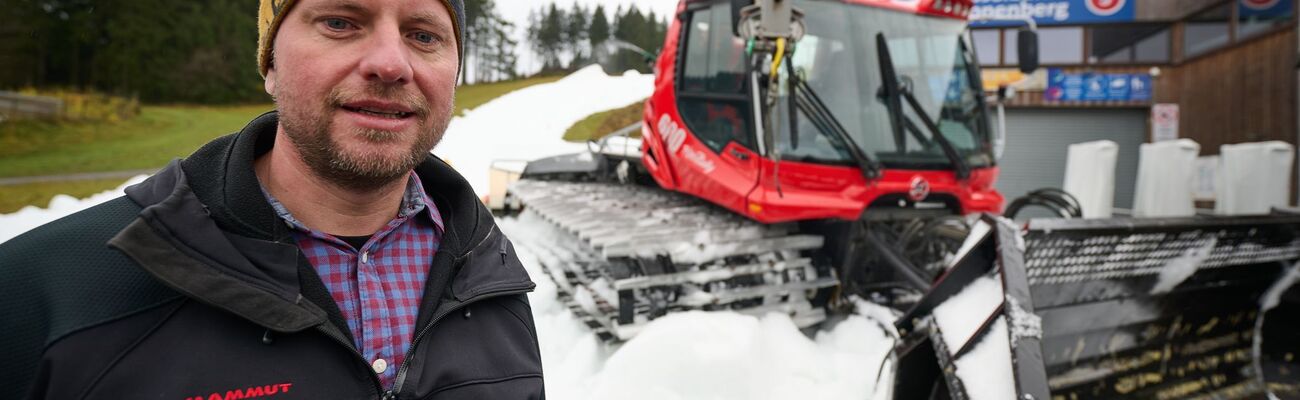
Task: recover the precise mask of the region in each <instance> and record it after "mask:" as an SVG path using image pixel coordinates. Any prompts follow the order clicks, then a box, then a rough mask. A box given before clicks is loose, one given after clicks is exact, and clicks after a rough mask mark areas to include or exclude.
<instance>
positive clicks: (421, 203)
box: [261, 171, 443, 232]
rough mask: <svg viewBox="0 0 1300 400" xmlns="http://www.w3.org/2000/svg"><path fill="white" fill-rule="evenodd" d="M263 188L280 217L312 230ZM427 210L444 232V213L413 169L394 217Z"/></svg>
mask: <svg viewBox="0 0 1300 400" xmlns="http://www.w3.org/2000/svg"><path fill="white" fill-rule="evenodd" d="M261 189H262V195H263V196H265V197H266V201H267V202H268V203H270V204H271V208H273V209H275V214H276V215H277V216H279V217H280V219H283V220H284V221H285V222H287V223H289V226H290V227H293V228H294V229H298V230H302V231H307V232H310V231H311V228H308V227H307V226H306V225H303V224H302V223H301V222H299V221H298V220H297V219H296V218H294V217H293V214H292V213H290V212H289V209H288V208H285V207H284V204H282V203H280V201H279V200H277V199H276V198H275V196H272V195H271V192H269V191H267V190H266V187H265V186H261ZM425 210H428V211H429V212H428V213H425V215H426V216H427V218H429V220H430V222H432V223H433V225H434V226H435V227H437V229H438V232H443V225H442V214H441V213H439V212H438V206H437V205H436V204H434V202H433V200H432V199H430V198H429V194H428V193H425V191H424V183H423V182H421V181H420V176H419V175H417V174H416V173H415V171H411V175H410V179H407V180H406V191H405V193H403V194H402V204H401V205H400V206H399V208H398V209H397V216H396V217H395V218H394V219H401V218H407V217H410V216H412V215H415V214H418V213H420V211H425Z"/></svg>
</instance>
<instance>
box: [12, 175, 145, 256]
mask: <svg viewBox="0 0 1300 400" xmlns="http://www.w3.org/2000/svg"><path fill="white" fill-rule="evenodd" d="M145 178H148V176H146V175H140V176H137V177H134V178H131V179H130V180H128V181H126V183H123V184H122V185H120V186H118V187H117V188H115V189H112V190H106V191H104V192H102V193H99V194H95V195H93V196H90V197H87V198H85V199H77V198H74V197H72V196H68V195H66V194H60V195H57V196H54V198H53V199H50V205H49V206H48V207H46V208H37V207H33V206H27V207H23V209H21V210H18V211H16V212H14V213H12V214H0V243H3V242H5V241H8V240H9V239H13V238H14V237H15V236H18V235H21V234H23V232H27V231H30V230H32V228H36V227H38V226H41V225H44V224H45V223H47V222H50V221H53V220H56V219H59V218H63V217H64V216H66V215H69V214H72V213H75V212H77V211H81V210H85V209H87V208H90V207H91V206H94V205H96V204H99V203H103V202H105V201H109V200H112V199H115V198H117V197H118V196H121V195H122V190H124V189H126V187H127V186H131V185H134V184H137V183H140V182H143V181H144V179H145Z"/></svg>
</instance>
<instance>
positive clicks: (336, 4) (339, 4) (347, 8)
mask: <svg viewBox="0 0 1300 400" xmlns="http://www.w3.org/2000/svg"><path fill="white" fill-rule="evenodd" d="M304 11H307V12H306V13H303V18H307V19H310V18H313V17H315V16H316V15H318V14H322V13H326V12H331V11H335V12H337V11H344V12H348V13H353V14H363V15H365V14H370V9H369V8H366V7H365V6H363V5H361V3H358V2H355V1H352V0H332V1H329V2H325V3H323V4H317V5H315V6H313V7H310V8H307V9H306V10H304Z"/></svg>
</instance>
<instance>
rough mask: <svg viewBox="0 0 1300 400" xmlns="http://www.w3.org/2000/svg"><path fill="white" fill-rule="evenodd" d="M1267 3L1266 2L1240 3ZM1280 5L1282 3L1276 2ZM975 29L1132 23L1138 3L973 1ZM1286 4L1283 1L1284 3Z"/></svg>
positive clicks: (1124, 0) (1116, 0) (1129, 0)
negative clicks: (1028, 24) (1026, 23)
mask: <svg viewBox="0 0 1300 400" xmlns="http://www.w3.org/2000/svg"><path fill="white" fill-rule="evenodd" d="M1241 1H1268V0H1241ZM1278 1H1283V0H1278ZM974 2H975V7H974V8H972V9H971V13H970V15H971V21H976V20H978V19H981V18H987V19H990V20H989V21H976V22H972V23H971V26H974V27H995V26H1023V25H1024V23H1023V22H1018V21H1023V20H1024V19H1025V18H1026V17H1028V18H1033V20H1034V22H1035V23H1037V24H1039V25H1081V24H1097V23H1109V22H1132V21H1133V20H1134V19H1135V18H1136V17H1137V5H1136V4H1135V3H1137V0H974ZM1284 2H1285V1H1284Z"/></svg>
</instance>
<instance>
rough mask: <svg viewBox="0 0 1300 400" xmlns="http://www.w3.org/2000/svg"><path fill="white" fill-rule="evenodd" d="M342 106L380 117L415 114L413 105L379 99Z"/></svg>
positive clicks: (349, 109)
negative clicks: (408, 105)
mask: <svg viewBox="0 0 1300 400" xmlns="http://www.w3.org/2000/svg"><path fill="white" fill-rule="evenodd" d="M340 107H342V108H343V109H344V110H347V111H351V112H355V113H359V114H364V115H369V116H374V117H380V118H393V119H402V118H407V117H410V116H413V115H415V110H414V109H412V108H411V107H407V106H404V105H402V104H399V103H392V102H385V101H378V100H362V101H352V102H347V103H344V104H342V105H341V106H340Z"/></svg>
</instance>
